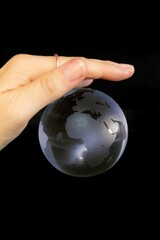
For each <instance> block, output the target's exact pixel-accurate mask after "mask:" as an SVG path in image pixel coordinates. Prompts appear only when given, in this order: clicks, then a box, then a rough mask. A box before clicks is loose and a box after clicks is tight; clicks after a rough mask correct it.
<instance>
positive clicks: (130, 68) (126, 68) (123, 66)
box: [119, 63, 134, 72]
mask: <svg viewBox="0 0 160 240" xmlns="http://www.w3.org/2000/svg"><path fill="white" fill-rule="evenodd" d="M119 67H120V68H121V69H122V70H124V71H126V72H133V71H134V66H133V65H130V64H125V63H120V64H119Z"/></svg>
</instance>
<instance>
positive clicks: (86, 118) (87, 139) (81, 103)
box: [38, 88, 128, 177]
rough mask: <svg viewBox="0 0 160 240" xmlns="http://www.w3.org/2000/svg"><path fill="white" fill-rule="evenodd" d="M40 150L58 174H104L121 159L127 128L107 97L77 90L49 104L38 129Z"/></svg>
mask: <svg viewBox="0 0 160 240" xmlns="http://www.w3.org/2000/svg"><path fill="white" fill-rule="evenodd" d="M38 137H39V142H40V147H41V149H42V151H43V153H44V155H45V157H46V158H47V160H48V161H49V162H50V163H51V164H52V165H53V166H54V167H55V168H56V169H57V170H59V171H61V172H63V173H64V174H68V175H70V176H75V177H91V176H96V175H98V174H101V173H104V172H106V171H107V170H108V169H110V168H111V167H112V166H114V165H115V163H116V162H117V161H118V160H119V159H120V157H121V156H122V154H123V152H124V150H125V147H126V144H127V140H128V125H127V121H126V117H125V115H124V112H123V111H122V109H121V108H120V106H119V105H118V104H117V102H116V101H115V100H114V99H113V98H111V97H110V96H108V95H107V94H105V93H103V92H101V91H99V90H95V89H91V88H79V89H74V90H73V91H71V92H69V93H67V94H66V95H64V96H63V97H61V98H59V99H57V100H56V101H54V102H53V103H51V104H49V105H48V106H47V107H46V108H45V110H44V112H43V114H42V116H41V119H40V122H39V128H38Z"/></svg>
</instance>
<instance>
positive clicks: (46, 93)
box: [0, 54, 134, 150]
mask: <svg viewBox="0 0 160 240" xmlns="http://www.w3.org/2000/svg"><path fill="white" fill-rule="evenodd" d="M58 62H59V66H58V67H57V66H56V64H57V62H56V57H55V56H54V57H52V56H34V55H29V54H18V55H15V56H13V57H12V58H11V59H10V60H9V61H8V62H7V63H6V64H5V65H4V66H3V67H2V68H1V69H0V150H1V149H2V148H4V147H5V146H6V145H7V144H9V143H10V142H11V141H12V140H13V139H15V138H16V137H17V136H18V135H19V134H20V133H21V132H22V131H23V130H24V128H25V127H26V126H27V124H28V122H29V121H30V119H31V118H32V117H33V116H34V115H35V114H36V113H37V112H38V111H40V110H41V109H42V108H43V107H45V106H46V105H48V104H49V103H51V102H52V101H54V100H56V99H57V98H59V97H61V96H63V95H64V94H65V93H67V92H68V91H70V90H72V89H73V88H75V87H85V86H88V85H90V84H91V83H92V81H93V80H94V79H105V80H112V81H119V80H124V79H127V78H129V77H131V76H132V75H133V73H134V67H133V66H131V65H129V64H118V63H115V62H111V61H101V60H97V59H87V58H83V57H63V56H60V57H59V58H58Z"/></svg>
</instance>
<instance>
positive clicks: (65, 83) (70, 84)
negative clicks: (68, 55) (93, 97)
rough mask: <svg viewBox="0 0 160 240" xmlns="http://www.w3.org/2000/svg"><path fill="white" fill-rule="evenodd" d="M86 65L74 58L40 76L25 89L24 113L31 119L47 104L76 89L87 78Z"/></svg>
mask: <svg viewBox="0 0 160 240" xmlns="http://www.w3.org/2000/svg"><path fill="white" fill-rule="evenodd" d="M87 72H88V68H87V64H86V63H85V62H84V61H82V59H79V58H74V59H71V60H69V61H67V62H65V63H64V64H63V65H61V66H59V67H58V68H54V69H53V70H51V71H49V72H47V73H45V74H43V75H41V76H40V77H38V78H37V79H36V80H34V81H33V82H31V83H30V84H29V85H28V86H26V89H25V99H26V106H25V109H26V110H25V112H26V114H27V113H28V115H29V116H28V117H29V118H31V117H32V116H33V115H35V114H36V113H37V112H38V111H39V110H41V109H42V108H43V107H45V106H46V105H47V104H49V103H51V102H52V101H54V100H56V99H57V98H59V97H61V96H63V95H64V94H66V93H67V92H68V91H70V90H72V89H73V88H75V87H77V86H78V85H79V84H80V83H81V82H82V81H83V80H84V79H85V78H86V76H87Z"/></svg>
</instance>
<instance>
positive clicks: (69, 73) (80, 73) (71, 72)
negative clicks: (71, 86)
mask: <svg viewBox="0 0 160 240" xmlns="http://www.w3.org/2000/svg"><path fill="white" fill-rule="evenodd" d="M62 68H63V73H64V76H65V78H66V80H67V81H69V82H73V81H78V80H83V79H85V77H86V73H87V66H86V64H85V63H84V62H83V61H81V60H80V59H71V60H70V61H68V62H66V63H65V64H63V65H62Z"/></svg>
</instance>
